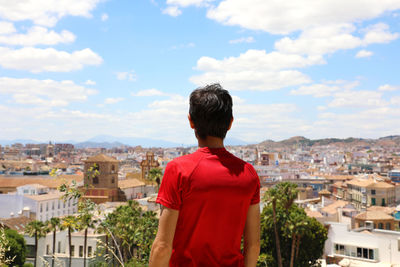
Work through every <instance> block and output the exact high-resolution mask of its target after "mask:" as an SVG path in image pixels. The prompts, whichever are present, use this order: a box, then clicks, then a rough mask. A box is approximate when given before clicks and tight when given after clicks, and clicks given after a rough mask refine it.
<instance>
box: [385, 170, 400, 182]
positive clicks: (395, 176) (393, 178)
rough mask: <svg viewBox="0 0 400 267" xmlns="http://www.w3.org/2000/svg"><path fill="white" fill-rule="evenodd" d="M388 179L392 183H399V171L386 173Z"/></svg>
mask: <svg viewBox="0 0 400 267" xmlns="http://www.w3.org/2000/svg"><path fill="white" fill-rule="evenodd" d="M388 177H389V178H390V180H391V181H392V182H395V183H400V170H391V171H389V172H388Z"/></svg>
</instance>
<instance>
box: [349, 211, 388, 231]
mask: <svg viewBox="0 0 400 267" xmlns="http://www.w3.org/2000/svg"><path fill="white" fill-rule="evenodd" d="M354 223H355V228H360V227H366V226H368V225H370V226H371V227H373V228H374V229H385V230H392V231H394V230H395V227H394V217H393V216H390V215H388V214H387V213H385V212H383V211H380V210H373V211H364V212H361V213H360V214H357V215H356V216H355V217H354Z"/></svg>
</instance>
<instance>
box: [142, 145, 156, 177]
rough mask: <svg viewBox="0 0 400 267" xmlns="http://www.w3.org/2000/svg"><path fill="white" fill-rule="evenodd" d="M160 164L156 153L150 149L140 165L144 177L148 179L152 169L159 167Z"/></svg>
mask: <svg viewBox="0 0 400 267" xmlns="http://www.w3.org/2000/svg"><path fill="white" fill-rule="evenodd" d="M159 166H160V164H159V163H158V161H156V160H155V159H154V153H153V152H150V151H148V152H147V153H146V158H145V159H144V160H142V162H140V167H141V169H142V179H143V180H145V179H146V180H147V179H148V175H149V172H150V170H151V169H153V168H157V167H159Z"/></svg>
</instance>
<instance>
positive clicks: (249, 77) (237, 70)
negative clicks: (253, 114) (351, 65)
mask: <svg viewBox="0 0 400 267" xmlns="http://www.w3.org/2000/svg"><path fill="white" fill-rule="evenodd" d="M323 63H324V61H323V60H322V58H321V57H319V56H309V57H302V56H299V55H287V54H282V53H279V52H271V53H268V54H267V53H266V52H265V50H248V51H246V52H245V53H243V54H240V56H239V57H229V58H224V59H222V60H217V59H215V58H211V57H201V58H200V59H199V60H198V61H197V66H196V69H197V70H200V71H203V72H204V73H203V74H201V75H197V76H192V77H191V78H190V81H192V82H193V83H195V84H196V85H199V86H200V85H204V84H208V83H213V82H221V83H223V84H224V86H225V87H226V88H228V89H230V90H261V91H268V90H276V89H280V88H283V87H288V86H293V85H300V84H304V83H309V82H311V79H310V78H309V77H308V76H306V75H305V74H303V73H301V72H299V71H297V70H290V69H292V68H302V67H307V66H311V65H315V64H323Z"/></svg>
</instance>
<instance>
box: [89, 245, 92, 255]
mask: <svg viewBox="0 0 400 267" xmlns="http://www.w3.org/2000/svg"><path fill="white" fill-rule="evenodd" d="M88 257H92V246H88Z"/></svg>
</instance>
